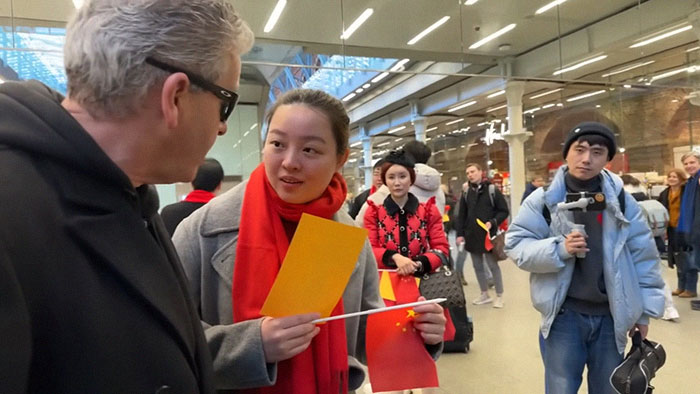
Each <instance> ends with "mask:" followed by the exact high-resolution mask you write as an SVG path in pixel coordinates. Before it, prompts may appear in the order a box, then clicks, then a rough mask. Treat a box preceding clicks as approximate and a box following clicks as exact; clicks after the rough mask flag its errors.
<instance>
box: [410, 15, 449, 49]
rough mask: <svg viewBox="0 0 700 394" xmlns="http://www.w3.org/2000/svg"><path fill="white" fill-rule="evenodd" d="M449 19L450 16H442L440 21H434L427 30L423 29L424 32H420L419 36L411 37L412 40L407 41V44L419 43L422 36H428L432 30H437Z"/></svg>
mask: <svg viewBox="0 0 700 394" xmlns="http://www.w3.org/2000/svg"><path fill="white" fill-rule="evenodd" d="M448 19H450V17H449V16H443V17H442V18H440V20H439V21H437V22H435V23H433V24H432V25H430V26H429V27H428V28H427V29H425V30H423V31H422V32H420V33H418V35H417V36H415V37H413V38H411V41H409V42H407V44H408V45H413V44H415V43H417V42H418V41H420V39H421V38H423V37H425V36H427V35H428V34H430V32H432V31H433V30H435V29H437V28H438V27H440V26H442V24H443V23H445V22H447V20H448Z"/></svg>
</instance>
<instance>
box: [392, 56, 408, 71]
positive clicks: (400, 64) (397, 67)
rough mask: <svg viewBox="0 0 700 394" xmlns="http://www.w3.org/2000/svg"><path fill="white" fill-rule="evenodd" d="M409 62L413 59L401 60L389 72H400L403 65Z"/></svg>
mask: <svg viewBox="0 0 700 394" xmlns="http://www.w3.org/2000/svg"><path fill="white" fill-rule="evenodd" d="M409 61H411V59H401V60H399V61H398V62H396V64H394V65H393V66H392V67H391V68H390V69H389V71H399V70H400V69H401V67H403V65H404V64H406V63H408V62H409Z"/></svg>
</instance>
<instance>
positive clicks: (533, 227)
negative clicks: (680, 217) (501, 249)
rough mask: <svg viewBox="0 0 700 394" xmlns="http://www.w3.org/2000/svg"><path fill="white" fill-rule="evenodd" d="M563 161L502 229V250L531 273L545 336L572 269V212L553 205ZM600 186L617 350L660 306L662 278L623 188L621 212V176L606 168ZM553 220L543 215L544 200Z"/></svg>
mask: <svg viewBox="0 0 700 394" xmlns="http://www.w3.org/2000/svg"><path fill="white" fill-rule="evenodd" d="M567 172H568V168H567V167H566V166H562V167H561V168H559V170H558V171H557V173H556V175H555V177H554V180H553V181H552V184H551V185H550V187H549V188H547V190H546V191H545V189H544V188H539V189H537V190H535V191H534V192H533V193H532V194H531V195H530V196H529V197H528V198H527V199H526V200H525V202H524V203H523V205H522V207H521V208H520V212H519V213H518V215H517V216H516V217H515V219H514V220H513V223H511V225H510V227H509V229H508V232H507V233H506V252H507V254H508V256H509V257H510V258H511V259H513V261H515V263H516V264H517V265H518V267H520V268H521V269H523V270H525V271H529V272H530V273H531V274H530V297H531V299H532V304H533V306H534V307H535V309H537V310H538V311H539V312H540V313H541V314H542V324H541V326H540V329H541V331H542V335H543V336H544V337H545V338H547V336H548V335H549V329H550V327H551V325H552V322H553V321H554V317H555V316H556V315H557V313H558V312H559V308H561V305H562V304H563V303H564V299H565V298H566V294H567V291H568V289H569V285H570V283H571V278H572V276H573V271H574V270H573V269H574V262H575V259H574V256H572V255H571V254H569V253H568V252H567V251H566V248H565V247H564V235H565V234H568V233H569V232H570V231H571V226H570V224H569V223H571V222H570V221H571V220H572V218H573V214H572V213H571V212H569V211H565V210H561V211H559V210H558V209H557V203H559V202H563V201H564V200H565V198H566V185H565V183H564V175H565V174H566V173H567ZM600 176H602V182H601V186H602V189H603V193H604V194H605V200H606V201H607V208H606V209H605V211H604V214H603V247H604V249H605V250H604V251H603V272H604V276H605V288H606V291H607V293H608V300H609V303H610V312H611V314H612V317H613V320H614V322H615V339H616V342H617V348H618V351H619V352H620V353H622V352H624V349H625V344H626V343H627V331H628V330H629V329H630V328H632V327H633V326H634V324H635V323H640V324H649V317H650V316H651V317H655V318H658V317H660V316H661V315H662V313H663V309H664V293H663V287H664V282H663V279H662V278H661V270H660V265H659V254H658V252H657V250H656V245H655V243H654V240H653V238H652V236H651V231H650V230H649V227H647V224H646V221H645V219H644V216H643V214H642V211H641V209H640V207H639V205H638V204H637V202H636V201H635V200H634V198H632V196H630V195H629V194H628V193H625V212H624V215H623V213H622V212H621V210H620V204H619V202H618V197H617V196H618V194H619V192H620V190H621V189H622V180H621V179H620V178H619V177H618V176H617V175H615V174H612V173H610V172H609V171H607V170H603V171H602V172H601V175H600ZM545 204H546V205H547V207H548V208H549V211H550V213H551V217H552V222H551V225H550V226H547V222H546V221H545V219H544V216H543V215H542V209H543V206H544V205H545Z"/></svg>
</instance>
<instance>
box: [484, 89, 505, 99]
mask: <svg viewBox="0 0 700 394" xmlns="http://www.w3.org/2000/svg"><path fill="white" fill-rule="evenodd" d="M505 92H506V91H505V90H499V91H498V92H496V93H491V94H489V95H488V96H486V98H494V97H498V96H500V95H502V94H503V93H505Z"/></svg>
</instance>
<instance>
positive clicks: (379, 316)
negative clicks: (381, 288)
mask: <svg viewBox="0 0 700 394" xmlns="http://www.w3.org/2000/svg"><path fill="white" fill-rule="evenodd" d="M415 316H416V313H415V312H414V311H413V309H398V310H393V311H387V312H382V313H375V314H373V315H370V316H369V317H368V319H367V345H366V346H367V369H368V370H369V381H370V383H371V384H372V391H374V392H380V391H394V390H407V389H413V388H423V387H438V386H439V385H440V384H439V382H438V375H437V368H436V367H435V361H433V359H432V358H431V357H430V354H428V351H427V350H426V349H425V344H424V343H423V338H422V337H421V336H420V332H418V330H416V329H415V327H414V326H413V323H414V318H415Z"/></svg>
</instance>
